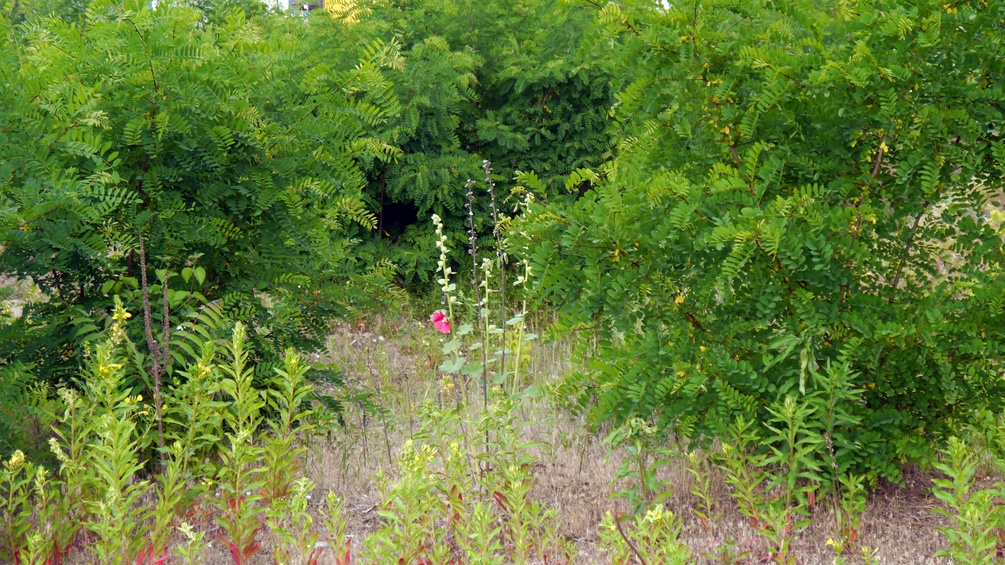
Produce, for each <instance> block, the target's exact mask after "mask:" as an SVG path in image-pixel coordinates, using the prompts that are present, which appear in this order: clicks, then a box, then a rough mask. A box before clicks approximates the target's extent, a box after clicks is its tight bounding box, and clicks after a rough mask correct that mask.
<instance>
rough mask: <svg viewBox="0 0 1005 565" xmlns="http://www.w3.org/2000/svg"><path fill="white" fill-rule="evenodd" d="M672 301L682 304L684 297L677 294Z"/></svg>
mask: <svg viewBox="0 0 1005 565" xmlns="http://www.w3.org/2000/svg"><path fill="white" fill-rule="evenodd" d="M674 302H676V303H677V305H678V306H679V305H681V304H684V297H683V296H678V297H677V298H675V299H674Z"/></svg>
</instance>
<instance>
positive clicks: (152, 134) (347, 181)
mask: <svg viewBox="0 0 1005 565" xmlns="http://www.w3.org/2000/svg"><path fill="white" fill-rule="evenodd" d="M147 4H148V3H147V2H140V1H136V2H126V3H125V4H122V3H120V2H102V1H98V2H94V3H92V4H91V5H90V8H89V9H88V11H87V13H86V16H85V18H84V20H83V21H82V22H80V23H73V24H71V23H66V22H64V21H61V20H58V19H54V18H40V19H33V20H30V23H29V24H25V25H23V26H20V27H14V26H13V25H8V24H9V22H7V21H4V20H0V28H2V31H0V43H2V45H3V47H2V49H0V52H2V54H0V58H2V59H3V60H2V63H0V66H2V67H3V73H4V75H3V79H2V80H3V81H4V83H5V85H4V88H0V122H2V123H3V124H4V126H3V128H0V186H2V191H0V210H2V212H0V248H2V250H3V252H2V253H0V272H4V273H7V274H9V275H13V276H17V277H20V278H28V277H30V278H31V279H33V280H34V281H35V283H37V284H38V285H39V286H40V287H41V288H42V289H43V291H45V292H46V294H47V295H49V300H48V301H47V302H42V303H40V304H38V305H36V306H35V307H34V308H29V309H27V310H26V315H25V316H24V317H23V318H22V319H20V320H19V321H17V322H16V323H15V325H13V326H5V329H6V330H7V332H6V335H7V337H9V338H10V340H6V339H5V340H4V343H3V345H2V346H0V361H4V362H6V361H10V360H13V359H21V360H22V361H23V362H26V363H28V362H34V363H36V364H37V365H38V367H37V370H38V371H39V372H40V373H41V374H49V373H56V374H60V375H69V374H72V373H73V367H72V363H71V360H73V359H75V358H76V355H75V353H74V350H75V348H77V347H78V346H79V345H80V342H81V341H82V339H83V334H82V332H83V333H86V330H90V331H93V330H94V329H96V328H95V324H98V325H101V324H102V323H104V324H107V323H108V322H109V320H108V318H107V316H106V315H104V314H103V312H107V311H108V309H109V307H110V303H111V295H113V294H121V295H122V297H123V298H124V299H125V300H126V302H127V305H129V306H130V308H131V309H132V310H133V311H138V312H143V315H142V316H138V317H137V319H136V320H134V321H133V322H131V323H130V324H131V326H130V327H131V331H132V332H134V333H135V334H136V335H137V336H138V335H139V334H140V332H142V331H143V329H144V326H147V327H149V326H150V325H151V324H152V325H154V336H156V337H157V338H158V339H161V338H160V334H161V332H160V331H159V329H158V328H159V327H161V326H163V328H164V330H163V334H164V338H163V339H162V341H167V337H168V329H169V326H170V327H174V326H175V325H176V324H172V323H170V322H169V318H170V317H171V316H173V315H176V314H177V315H180V316H182V317H183V318H184V317H185V316H186V315H188V314H186V312H188V313H189V314H190V313H191V311H192V310H194V309H197V308H198V307H201V306H202V305H204V304H206V303H209V302H215V303H217V304H219V305H221V306H222V308H223V311H224V313H225V314H227V315H228V316H232V317H235V318H241V319H243V320H245V321H247V322H248V323H250V324H253V326H254V328H255V330H256V331H255V332H253V333H252V337H253V339H254V340H256V341H257V345H258V349H259V351H260V352H262V353H263V354H265V353H272V354H278V353H279V348H278V347H277V345H276V344H277V343H280V342H282V343H287V344H309V343H311V342H312V341H311V340H316V339H317V338H318V337H319V336H320V335H322V333H321V332H322V331H323V330H324V329H326V328H327V324H328V323H329V322H330V319H331V317H332V316H333V315H337V314H338V313H339V312H340V311H344V309H345V305H346V303H347V302H349V301H350V300H351V299H353V298H354V297H355V296H359V295H353V294H351V293H350V292H349V290H350V288H351V287H352V284H350V283H351V282H352V281H359V280H361V279H360V278H359V277H360V275H363V274H365V271H364V270H363V268H362V267H364V265H362V263H361V262H359V261H358V259H357V257H356V256H355V255H354V253H353V252H352V245H353V240H352V236H353V235H354V234H355V233H356V232H355V228H354V226H357V225H361V226H364V227H365V228H368V229H369V228H372V227H373V226H374V223H375V219H374V216H373V214H372V213H371V212H369V211H368V210H367V208H366V206H365V204H364V203H363V201H362V194H361V189H362V187H363V185H364V181H365V176H364V172H363V167H364V166H369V165H368V164H369V163H372V162H373V161H380V160H387V159H391V158H393V157H394V156H395V155H397V153H398V151H397V150H396V149H394V148H393V147H391V146H390V145H388V144H387V143H386V142H384V141H383V140H382V139H380V137H379V135H378V134H379V133H380V131H381V127H382V125H383V124H384V122H385V121H386V120H385V117H384V116H385V114H386V113H388V112H390V111H391V110H389V108H390V107H391V106H392V105H393V102H394V101H393V99H392V98H391V97H390V96H389V94H388V90H389V88H390V85H389V83H387V82H386V80H385V79H384V78H383V75H382V73H381V68H382V67H384V66H387V65H391V64H394V60H395V55H394V49H393V47H389V46H385V45H382V44H380V43H379V42H378V43H374V42H359V41H348V40H346V37H345V34H346V33H348V31H346V30H340V29H339V28H333V27H332V26H331V25H330V22H325V21H317V22H305V21H302V20H301V19H299V18H296V19H285V18H267V19H261V20H252V19H248V18H247V17H246V16H245V14H244V13H243V12H241V11H240V10H232V11H230V12H228V13H227V15H226V16H225V17H222V18H221V19H222V21H220V22H218V23H214V22H213V21H207V20H206V19H205V15H204V14H203V13H202V12H200V11H197V10H194V9H191V8H187V7H180V6H176V5H174V4H172V3H162V4H161V5H159V6H158V7H157V9H156V10H151V9H149V8H148V7H147ZM314 24H316V25H314ZM322 26H323V27H322ZM378 274H381V273H378ZM363 280H364V281H365V279H363ZM357 286H358V285H357ZM305 288H307V289H310V290H309V292H305V291H304V289H305ZM151 301H152V302H153V308H152V311H151V308H150V306H151V305H150V302H151ZM140 302H144V303H145V304H143V305H142V306H141V305H140ZM162 302H163V308H162V307H161V303H162ZM169 311H170V315H169ZM87 319H93V320H95V321H94V323H90V322H88V323H81V320H87ZM137 341H141V342H143V341H145V342H146V345H147V346H148V347H147V348H146V349H147V350H148V351H155V350H157V349H158V346H156V344H154V343H153V342H154V339H153V338H152V337H151V334H150V332H149V331H148V332H147V339H146V340H142V339H139V340H137ZM313 343H316V341H314V342H313ZM155 357H156V355H155ZM164 357H165V358H164V359H161V365H162V366H163V365H164V364H170V363H171V359H170V358H169V357H168V356H166V355H165V356H164Z"/></svg>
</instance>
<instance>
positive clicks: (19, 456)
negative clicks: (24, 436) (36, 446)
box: [4, 449, 24, 472]
mask: <svg viewBox="0 0 1005 565" xmlns="http://www.w3.org/2000/svg"><path fill="white" fill-rule="evenodd" d="M23 466H24V453H22V452H21V450H20V449H18V450H17V451H15V452H14V453H12V454H11V456H10V461H8V462H7V463H4V467H7V469H8V470H10V471H13V472H17V471H19V470H20V469H21V467H23Z"/></svg>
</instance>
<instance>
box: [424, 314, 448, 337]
mask: <svg viewBox="0 0 1005 565" xmlns="http://www.w3.org/2000/svg"><path fill="white" fill-rule="evenodd" d="M429 321H430V322H432V323H433V325H434V326H436V330H437V331H439V332H440V333H442V334H448V333H450V320H449V319H447V315H446V314H444V313H443V310H437V311H436V312H433V315H432V316H430V317H429Z"/></svg>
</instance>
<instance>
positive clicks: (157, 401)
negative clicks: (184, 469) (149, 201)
mask: <svg viewBox="0 0 1005 565" xmlns="http://www.w3.org/2000/svg"><path fill="white" fill-rule="evenodd" d="M139 243H140V288H141V289H142V292H143V332H144V334H145V335H146V339H147V349H149V350H150V376H151V377H153V384H154V411H155V413H156V418H157V448H158V452H159V456H160V459H161V465H162V466H163V463H164V420H163V418H162V415H161V407H162V405H161V371H163V368H162V367H161V363H160V359H161V355H163V351H162V348H161V345H160V344H159V343H157V340H155V339H154V332H153V316H152V314H151V311H150V286H149V285H148V284H147V252H146V248H145V247H144V245H143V235H142V234H140V235H139ZM164 309H165V313H164V323H165V326H164V333H165V334H166V333H167V331H168V328H167V326H166V324H167V323H168V317H167V281H165V284H164ZM163 349H167V346H166V345H165V346H164V348H163Z"/></svg>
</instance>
